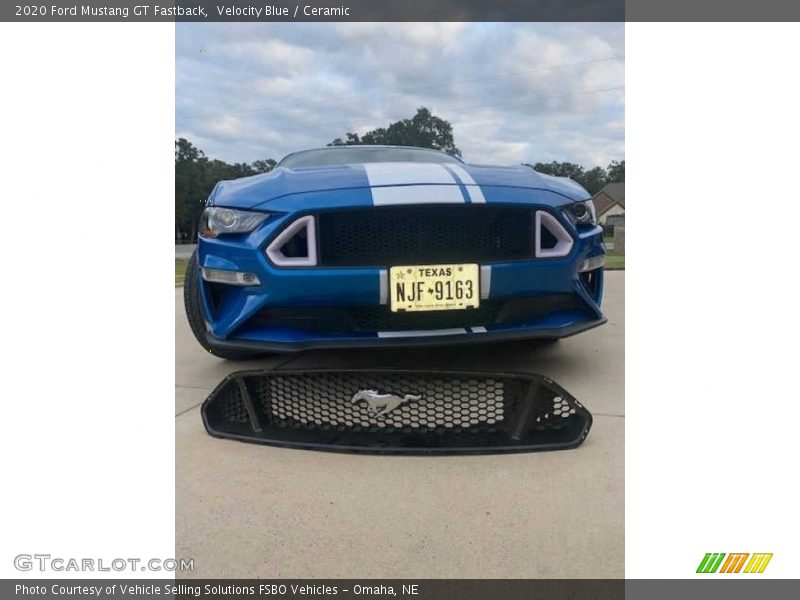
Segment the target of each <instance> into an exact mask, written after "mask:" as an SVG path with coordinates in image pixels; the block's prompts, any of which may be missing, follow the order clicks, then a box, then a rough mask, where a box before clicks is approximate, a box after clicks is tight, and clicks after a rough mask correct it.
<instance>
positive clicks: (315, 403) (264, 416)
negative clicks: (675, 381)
mask: <svg viewBox="0 0 800 600" xmlns="http://www.w3.org/2000/svg"><path fill="white" fill-rule="evenodd" d="M201 412H202V415H203V422H204V424H205V426H206V429H207V430H208V432H209V433H210V434H211V435H213V436H215V437H224V438H234V439H239V440H245V441H254V442H260V443H266V444H273V445H279V446H289V447H300V448H309V449H316V450H338V451H346V452H377V453H409V452H410V453H422V454H431V453H441V452H444V453H448V452H452V453H473V452H479V453H485V452H525V451H532V450H559V449H566V448H574V447H576V446H578V445H580V444H581V443H582V442H583V440H584V439H585V438H586V435H587V434H588V432H589V429H590V427H591V424H592V416H591V414H590V413H589V412H588V411H587V410H586V409H585V408H584V407H583V406H582V405H581V404H580V402H578V401H577V400H576V399H575V398H573V397H572V396H571V395H570V394H569V393H568V392H567V391H566V390H564V388H562V387H561V386H559V385H558V384H557V383H555V382H554V381H553V380H551V379H549V378H547V377H543V376H541V375H536V374H524V373H488V372H480V371H478V372H466V371H456V372H451V371H410V370H409V371H405V370H353V371H334V370H313V369H304V370H290V371H280V370H273V371H242V372H238V373H233V374H231V375H229V376H228V377H226V378H225V380H223V381H222V382H221V383H220V385H219V386H217V388H216V389H215V390H214V392H212V394H211V395H210V396H209V397H208V398H207V399H206V401H205V403H203V408H202V411H201Z"/></svg>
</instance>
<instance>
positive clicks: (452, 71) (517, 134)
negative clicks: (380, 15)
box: [175, 23, 625, 167]
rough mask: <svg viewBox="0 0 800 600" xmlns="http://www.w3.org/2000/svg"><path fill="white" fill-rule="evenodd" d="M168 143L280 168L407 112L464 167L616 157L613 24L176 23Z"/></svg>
mask: <svg viewBox="0 0 800 600" xmlns="http://www.w3.org/2000/svg"><path fill="white" fill-rule="evenodd" d="M176 32H177V33H176V57H175V58H176V129H177V131H176V136H177V137H185V138H188V139H189V140H190V141H192V142H193V143H194V144H195V145H196V146H198V147H199V148H200V149H202V150H203V151H204V152H205V153H206V155H208V156H210V157H212V158H219V159H222V160H225V161H227V162H242V161H243V162H252V161H254V160H258V159H263V158H275V159H280V158H281V157H283V156H284V155H285V154H287V153H289V152H292V151H295V150H300V149H304V148H311V147H319V146H324V145H325V144H327V143H328V142H330V141H331V140H333V139H334V138H336V137H344V135H345V133H346V132H348V131H355V132H358V133H362V134H363V133H364V132H366V131H368V130H370V129H373V128H375V127H385V126H386V125H388V124H389V123H390V122H392V121H397V120H399V119H402V118H408V117H411V116H413V115H414V113H415V112H416V109H417V107H419V106H427V107H428V108H430V109H431V111H432V112H433V113H434V114H435V115H437V116H439V117H442V118H444V119H447V120H448V121H450V123H452V125H453V132H454V136H455V142H456V145H457V146H458V147H459V148H460V149H461V152H462V155H463V157H464V159H465V160H467V161H468V162H475V163H486V164H516V163H520V162H538V161H543V162H546V161H551V160H558V161H571V162H577V163H580V164H583V165H584V166H586V167H591V166H595V165H600V166H606V165H608V163H609V162H610V161H611V160H621V159H624V157H625V154H624V150H625V148H624V144H625V133H624V122H625V119H624V111H625V105H624V101H625V100H624V97H625V94H624V85H625V76H624V52H625V38H624V24H621V23H592V24H577V23H563V24H558V23H556V24H553V23H178V24H176Z"/></svg>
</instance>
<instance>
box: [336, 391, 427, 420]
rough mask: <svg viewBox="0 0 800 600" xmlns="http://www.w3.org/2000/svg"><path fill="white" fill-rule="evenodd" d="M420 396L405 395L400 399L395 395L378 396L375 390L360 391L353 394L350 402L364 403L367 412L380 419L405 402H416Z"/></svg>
mask: <svg viewBox="0 0 800 600" xmlns="http://www.w3.org/2000/svg"><path fill="white" fill-rule="evenodd" d="M420 398H422V396H414V395H413V394H406V395H405V396H403V397H402V398H401V397H400V396H396V395H395V394H379V393H378V391H377V390H361V391H360V392H356V393H355V394H353V397H352V398H351V399H350V401H351V402H360V401H361V400H364V401H366V403H367V410H368V411H369V413H370V414H371V415H372V416H374V417H382V416H384V415H385V414H387V413H390V412H392V411H393V410H394V409H395V408H397V407H398V406H400V405H401V404H405V403H406V402H416V401H417V400H419V399H420Z"/></svg>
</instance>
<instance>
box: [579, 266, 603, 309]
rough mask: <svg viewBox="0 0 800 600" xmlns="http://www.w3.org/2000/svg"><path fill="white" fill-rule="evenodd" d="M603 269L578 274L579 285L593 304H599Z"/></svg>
mask: <svg viewBox="0 0 800 600" xmlns="http://www.w3.org/2000/svg"><path fill="white" fill-rule="evenodd" d="M602 273H603V269H602V268H600V269H595V270H594V271H586V272H584V273H581V274H580V281H581V285H583V287H584V289H585V290H586V291H587V292H588V294H589V295H590V296H591V297H592V300H594V301H595V302H598V303H599V302H600V294H601V287H600V278H601V277H602V276H603V275H602Z"/></svg>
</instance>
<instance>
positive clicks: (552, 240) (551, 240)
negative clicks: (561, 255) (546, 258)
mask: <svg viewBox="0 0 800 600" xmlns="http://www.w3.org/2000/svg"><path fill="white" fill-rule="evenodd" d="M540 235H541V244H542V246H541V247H542V248H543V249H544V250H552V249H553V248H555V247H556V244H558V238H557V237H556V236H554V235H553V233H552V232H551V231H550V230H549V229H548V228H547V227H545V226H542V231H541V233H540Z"/></svg>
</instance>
